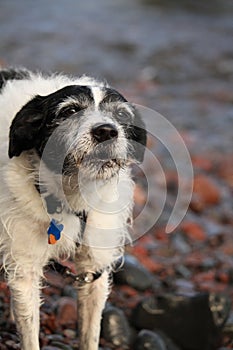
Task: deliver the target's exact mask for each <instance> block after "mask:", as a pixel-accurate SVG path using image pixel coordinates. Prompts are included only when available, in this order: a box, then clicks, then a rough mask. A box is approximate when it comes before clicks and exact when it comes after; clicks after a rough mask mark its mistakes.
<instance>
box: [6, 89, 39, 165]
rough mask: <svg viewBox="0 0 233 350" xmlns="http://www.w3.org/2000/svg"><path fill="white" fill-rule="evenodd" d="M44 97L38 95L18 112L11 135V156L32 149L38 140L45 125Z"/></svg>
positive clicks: (12, 125)
mask: <svg viewBox="0 0 233 350" xmlns="http://www.w3.org/2000/svg"><path fill="white" fill-rule="evenodd" d="M42 102H43V97H42V96H36V97H34V98H33V99H32V100H31V101H29V102H28V103H27V104H26V105H25V106H23V107H22V109H21V110H20V111H19V112H18V113H17V114H16V116H15V118H14V120H13V122H12V124H11V127H10V135H9V138H10V140H9V150H8V154H9V157H10V158H12V157H18V156H19V155H20V154H21V153H22V152H23V151H26V150H29V149H32V148H34V147H35V146H36V144H37V142H38V139H39V138H38V135H39V133H40V129H41V127H42V125H43V120H44V115H43V108H42V107H43V106H42Z"/></svg>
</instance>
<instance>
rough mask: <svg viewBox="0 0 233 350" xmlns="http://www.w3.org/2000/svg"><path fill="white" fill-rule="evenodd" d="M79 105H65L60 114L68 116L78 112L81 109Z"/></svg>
mask: <svg viewBox="0 0 233 350" xmlns="http://www.w3.org/2000/svg"><path fill="white" fill-rule="evenodd" d="M81 109H82V108H81V107H80V106H70V107H67V108H64V109H63V110H62V111H61V114H62V116H63V117H69V116H71V115H73V114H75V113H78V112H80V111H81Z"/></svg>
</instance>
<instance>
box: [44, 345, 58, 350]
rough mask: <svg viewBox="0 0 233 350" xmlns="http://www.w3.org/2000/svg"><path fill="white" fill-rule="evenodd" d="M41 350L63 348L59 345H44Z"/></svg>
mask: <svg viewBox="0 0 233 350" xmlns="http://www.w3.org/2000/svg"><path fill="white" fill-rule="evenodd" d="M41 350H61V348H58V347H57V346H50V345H49V346H43V348H42V349H41Z"/></svg>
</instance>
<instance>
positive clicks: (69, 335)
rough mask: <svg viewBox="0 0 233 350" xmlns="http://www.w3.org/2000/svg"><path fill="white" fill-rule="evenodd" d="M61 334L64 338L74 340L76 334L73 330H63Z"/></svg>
mask: <svg viewBox="0 0 233 350" xmlns="http://www.w3.org/2000/svg"><path fill="white" fill-rule="evenodd" d="M63 334H64V336H65V337H66V338H69V339H75V338H76V336H77V334H76V331H74V330H73V329H64V331H63Z"/></svg>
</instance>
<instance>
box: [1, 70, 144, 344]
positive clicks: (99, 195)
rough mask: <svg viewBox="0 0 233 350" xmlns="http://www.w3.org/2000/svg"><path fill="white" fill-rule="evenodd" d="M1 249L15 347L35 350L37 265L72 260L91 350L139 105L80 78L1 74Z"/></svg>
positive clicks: (121, 240)
mask: <svg viewBox="0 0 233 350" xmlns="http://www.w3.org/2000/svg"><path fill="white" fill-rule="evenodd" d="M0 89H1V91H0V92H1V93H0V252H1V255H2V256H3V266H4V269H5V271H6V277H7V280H8V284H9V287H10V290H11V297H12V312H13V316H14V319H15V322H16V325H17V329H18V332H19V335H20V340H21V349H22V350H38V349H39V340H38V334H39V307H40V303H41V300H40V288H41V283H42V282H41V281H42V278H43V268H44V267H45V266H46V265H47V264H48V262H49V261H50V260H51V259H53V260H59V259H60V258H68V257H72V258H73V259H74V261H75V263H76V267H77V273H78V274H77V275H75V276H74V277H75V280H76V285H77V288H78V312H79V318H78V319H79V332H80V341H79V344H80V346H79V349H80V350H96V349H98V343H99V332H100V320H101V313H102V310H103V307H104V304H105V301H106V298H107V296H108V292H109V273H110V272H111V269H112V268H113V267H114V263H115V262H116V261H117V260H118V259H119V257H121V256H122V254H123V250H124V244H125V243H126V242H127V241H129V240H130V237H129V234H128V226H129V225H130V222H131V211H132V205H133V181H132V179H131V175H130V169H129V164H130V163H131V162H132V161H137V162H141V161H142V159H143V155H144V148H145V144H146V132H145V129H144V124H143V122H142V120H141V118H140V116H139V115H138V113H137V111H136V109H135V108H134V107H133V106H132V105H131V104H129V103H128V102H127V101H126V99H125V98H124V97H123V96H122V95H121V94H119V93H118V92H117V91H116V90H114V89H112V88H110V87H109V86H108V85H107V84H106V83H103V82H99V81H96V80H95V79H92V78H89V77H86V76H83V77H81V78H78V79H77V78H70V77H67V76H64V75H50V76H43V75H41V74H36V73H32V72H29V71H27V70H24V69H19V70H17V69H16V70H14V69H8V70H7V69H6V70H2V71H0Z"/></svg>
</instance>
